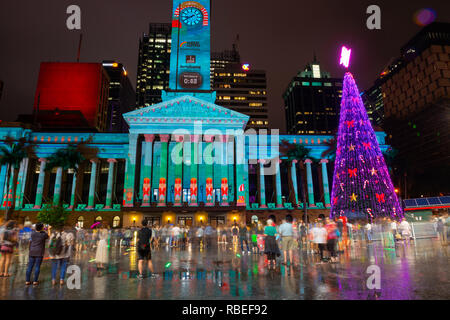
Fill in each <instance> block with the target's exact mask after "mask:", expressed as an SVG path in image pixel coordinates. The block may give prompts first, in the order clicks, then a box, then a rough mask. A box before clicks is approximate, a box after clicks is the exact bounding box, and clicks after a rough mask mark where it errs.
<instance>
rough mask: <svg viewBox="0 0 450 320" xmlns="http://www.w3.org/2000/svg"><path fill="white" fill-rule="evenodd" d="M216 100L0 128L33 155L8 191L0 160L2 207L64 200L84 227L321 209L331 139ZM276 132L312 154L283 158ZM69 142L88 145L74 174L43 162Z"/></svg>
mask: <svg viewBox="0 0 450 320" xmlns="http://www.w3.org/2000/svg"><path fill="white" fill-rule="evenodd" d="M214 100H215V97H214V93H198V94H196V93H191V94H190V95H186V94H183V93H180V92H172V93H170V92H169V93H166V94H165V95H164V101H163V102H161V103H159V104H156V105H153V106H150V107H147V108H144V109H139V110H136V111H133V112H130V113H127V114H124V118H125V120H126V121H127V123H128V124H129V127H130V129H129V133H128V134H114V133H75V132H74V133H67V132H65V133H55V132H51V133H50V132H33V131H32V130H29V129H24V128H22V127H20V126H16V127H5V126H3V127H0V140H1V142H0V143H2V144H4V143H5V142H4V141H5V139H6V138H7V137H12V138H14V139H18V138H20V137H25V138H26V139H27V141H28V142H29V143H30V144H31V145H33V146H34V147H33V148H34V154H35V155H34V156H33V157H30V158H25V159H24V160H23V161H22V163H21V166H20V168H19V173H18V176H17V188H16V189H17V190H16V195H15V196H13V194H12V190H11V189H10V190H7V187H8V185H12V175H9V176H10V179H11V180H10V183H9V184H7V183H6V178H7V171H8V170H13V168H10V167H8V166H3V167H2V168H1V171H0V195H1V196H2V199H3V201H2V209H3V210H4V209H5V208H6V206H7V205H11V203H12V201H13V200H14V201H15V211H16V212H17V213H19V216H20V218H21V219H31V220H36V214H37V212H38V211H39V210H41V209H42V207H43V206H47V205H52V204H53V205H55V204H59V203H62V204H63V206H65V207H66V208H67V209H68V210H72V213H71V217H70V219H69V223H73V224H75V223H76V222H79V223H80V224H82V225H83V226H84V227H89V226H90V225H91V224H92V223H94V222H95V221H100V220H102V221H105V222H107V223H108V224H110V225H111V226H114V227H118V226H131V225H133V224H138V223H140V220H141V219H142V218H143V217H147V218H149V219H150V220H151V221H152V222H153V223H161V224H163V223H179V224H190V225H198V224H205V223H211V224H213V225H217V224H218V223H224V224H231V223H233V222H234V221H236V222H237V221H241V220H242V219H247V220H250V219H251V216H253V215H256V216H260V217H261V216H267V215H269V214H274V215H276V216H277V215H279V216H280V217H282V216H284V215H285V214H287V213H291V214H293V215H294V216H298V217H299V218H301V217H302V216H303V211H304V210H303V206H304V204H305V203H306V205H307V209H308V212H309V214H311V215H315V214H319V213H323V214H325V215H326V214H327V213H328V211H329V210H328V208H329V207H330V186H331V181H332V180H331V178H332V174H333V162H332V161H330V159H326V158H322V157H321V155H322V153H323V152H324V151H325V150H326V149H327V148H328V146H327V145H326V142H327V141H328V140H329V139H332V138H333V137H332V136H319V135H317V136H297V135H278V133H277V132H265V131H261V132H255V131H244V129H245V126H246V123H247V121H248V119H249V117H248V116H246V115H243V114H240V113H238V112H235V111H232V110H229V109H226V108H223V107H221V106H218V105H216V104H214V103H213V102H212V101H214ZM384 137H385V134H384V133H383V132H378V133H377V139H378V143H379V144H380V147H381V149H382V150H386V149H387V148H388V146H387V145H385V142H384ZM282 140H286V141H288V142H290V143H292V144H300V145H303V146H305V147H306V148H308V149H310V151H311V153H310V156H311V157H310V159H304V160H303V163H300V162H299V161H297V160H294V161H292V162H290V163H287V162H286V160H285V158H286V157H285V156H284V155H283V154H280V149H279V144H280V142H281V141H282ZM77 143H85V144H86V145H85V147H86V148H87V149H89V150H92V154H91V155H90V157H89V159H86V160H85V161H84V162H83V163H81V164H80V166H79V169H78V172H77V173H75V172H74V171H73V170H67V171H63V170H62V168H54V169H53V170H52V171H46V170H45V165H46V162H47V159H48V158H49V157H50V156H51V155H52V154H54V153H55V152H56V151H57V150H58V149H61V148H66V147H67V146H68V145H69V144H77ZM11 172H13V171H11ZM303 186H304V189H305V190H303ZM303 195H305V197H306V199H303Z"/></svg>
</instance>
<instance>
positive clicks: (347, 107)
mask: <svg viewBox="0 0 450 320" xmlns="http://www.w3.org/2000/svg"><path fill="white" fill-rule="evenodd" d="M330 216H331V217H332V218H334V217H340V216H346V217H347V218H357V219H369V220H372V219H374V218H376V217H391V218H394V219H400V218H402V217H403V210H402V206H401V205H400V202H399V200H398V198H397V195H396V193H395V191H394V186H393V185H392V180H391V177H390V176H389V170H388V168H387V166H386V163H385V160H384V157H383V154H382V152H381V150H380V146H379V144H378V141H377V138H376V135H375V131H374V130H373V128H372V126H371V124H370V120H369V117H368V116H367V112H366V109H365V107H364V104H363V102H362V100H361V97H360V94H359V90H358V88H357V86H356V83H355V80H354V78H353V76H352V74H351V73H349V72H347V73H346V74H345V77H344V85H343V92H342V101H341V110H340V119H339V129H338V136H337V148H336V161H335V164H334V176H333V189H332V193H331V212H330Z"/></svg>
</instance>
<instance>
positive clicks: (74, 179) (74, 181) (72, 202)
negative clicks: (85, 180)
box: [69, 165, 79, 209]
mask: <svg viewBox="0 0 450 320" xmlns="http://www.w3.org/2000/svg"><path fill="white" fill-rule="evenodd" d="M78 168H79V166H78V165H77V170H75V169H74V170H73V177H72V192H71V194H70V206H69V209H73V207H74V206H75V194H76V191H77V175H78V173H77V171H78Z"/></svg>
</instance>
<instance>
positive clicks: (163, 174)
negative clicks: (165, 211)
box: [158, 134, 170, 207]
mask: <svg viewBox="0 0 450 320" xmlns="http://www.w3.org/2000/svg"><path fill="white" fill-rule="evenodd" d="M159 137H160V139H161V156H160V164H159V165H160V167H159V193H158V207H165V206H166V197H167V149H168V148H167V147H168V144H169V139H170V135H168V134H160V135H159Z"/></svg>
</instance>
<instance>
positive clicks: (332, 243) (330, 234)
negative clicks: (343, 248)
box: [325, 218, 339, 262]
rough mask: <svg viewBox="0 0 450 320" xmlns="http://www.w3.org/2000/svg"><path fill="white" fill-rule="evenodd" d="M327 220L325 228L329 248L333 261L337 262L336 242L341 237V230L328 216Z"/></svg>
mask: <svg viewBox="0 0 450 320" xmlns="http://www.w3.org/2000/svg"><path fill="white" fill-rule="evenodd" d="M325 222H326V225H325V229H327V250H328V252H329V253H330V258H331V262H336V260H337V255H336V242H337V239H338V237H339V230H338V228H337V226H336V222H334V221H333V220H330V219H329V218H326V219H325Z"/></svg>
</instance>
